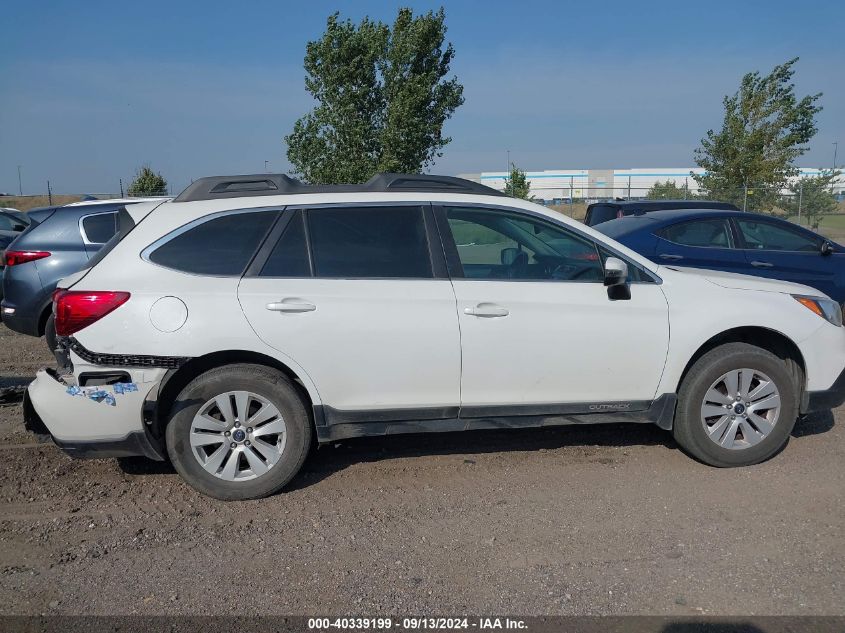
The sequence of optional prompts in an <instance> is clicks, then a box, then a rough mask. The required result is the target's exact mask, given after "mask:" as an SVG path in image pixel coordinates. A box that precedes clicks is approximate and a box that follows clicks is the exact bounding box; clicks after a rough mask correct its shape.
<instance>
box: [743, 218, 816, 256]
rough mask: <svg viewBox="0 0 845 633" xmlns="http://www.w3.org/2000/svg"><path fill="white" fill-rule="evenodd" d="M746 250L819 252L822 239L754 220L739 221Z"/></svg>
mask: <svg viewBox="0 0 845 633" xmlns="http://www.w3.org/2000/svg"><path fill="white" fill-rule="evenodd" d="M736 223H737V225H739V230H740V232H741V233H742V237H743V239H744V240H745V246H746V248H753V249H758V250H770V251H806V252H813V251H818V250H819V249H820V248H821V243H822V240H821V238H815V237H812V236H809V235H806V234H804V233H799V232H798V231H792V230H790V229H787V228H783V227H780V226H777V225H775V224H770V223H769V222H755V221H753V220H737V222H736Z"/></svg>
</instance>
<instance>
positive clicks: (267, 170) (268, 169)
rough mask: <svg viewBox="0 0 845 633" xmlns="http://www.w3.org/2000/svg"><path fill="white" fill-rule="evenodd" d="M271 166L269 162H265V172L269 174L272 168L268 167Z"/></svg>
mask: <svg viewBox="0 0 845 633" xmlns="http://www.w3.org/2000/svg"><path fill="white" fill-rule="evenodd" d="M269 164H270V161H269V160H265V161H264V171H266V172H267V173H268V174H269V173H270V168H269V167H267V165H269Z"/></svg>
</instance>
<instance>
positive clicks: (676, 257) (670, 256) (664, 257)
mask: <svg viewBox="0 0 845 633" xmlns="http://www.w3.org/2000/svg"><path fill="white" fill-rule="evenodd" d="M683 258H684V256H683V255H666V254H664V255H661V256H660V259H670V260H672V261H673V262H676V261H678V260H680V259H683Z"/></svg>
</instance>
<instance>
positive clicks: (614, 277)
mask: <svg viewBox="0 0 845 633" xmlns="http://www.w3.org/2000/svg"><path fill="white" fill-rule="evenodd" d="M627 281H628V264H626V263H625V262H623V261H622V260H621V259H617V258H616V257H608V258H607V259H606V260H605V262H604V285H605V286H608V287H610V286H621V285H624V284H625V283H626V282H627Z"/></svg>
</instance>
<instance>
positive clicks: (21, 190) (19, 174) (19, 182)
mask: <svg viewBox="0 0 845 633" xmlns="http://www.w3.org/2000/svg"><path fill="white" fill-rule="evenodd" d="M834 162H836V161H834ZM18 195H19V196H22V195H23V187H22V186H21V166H20V165H18Z"/></svg>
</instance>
